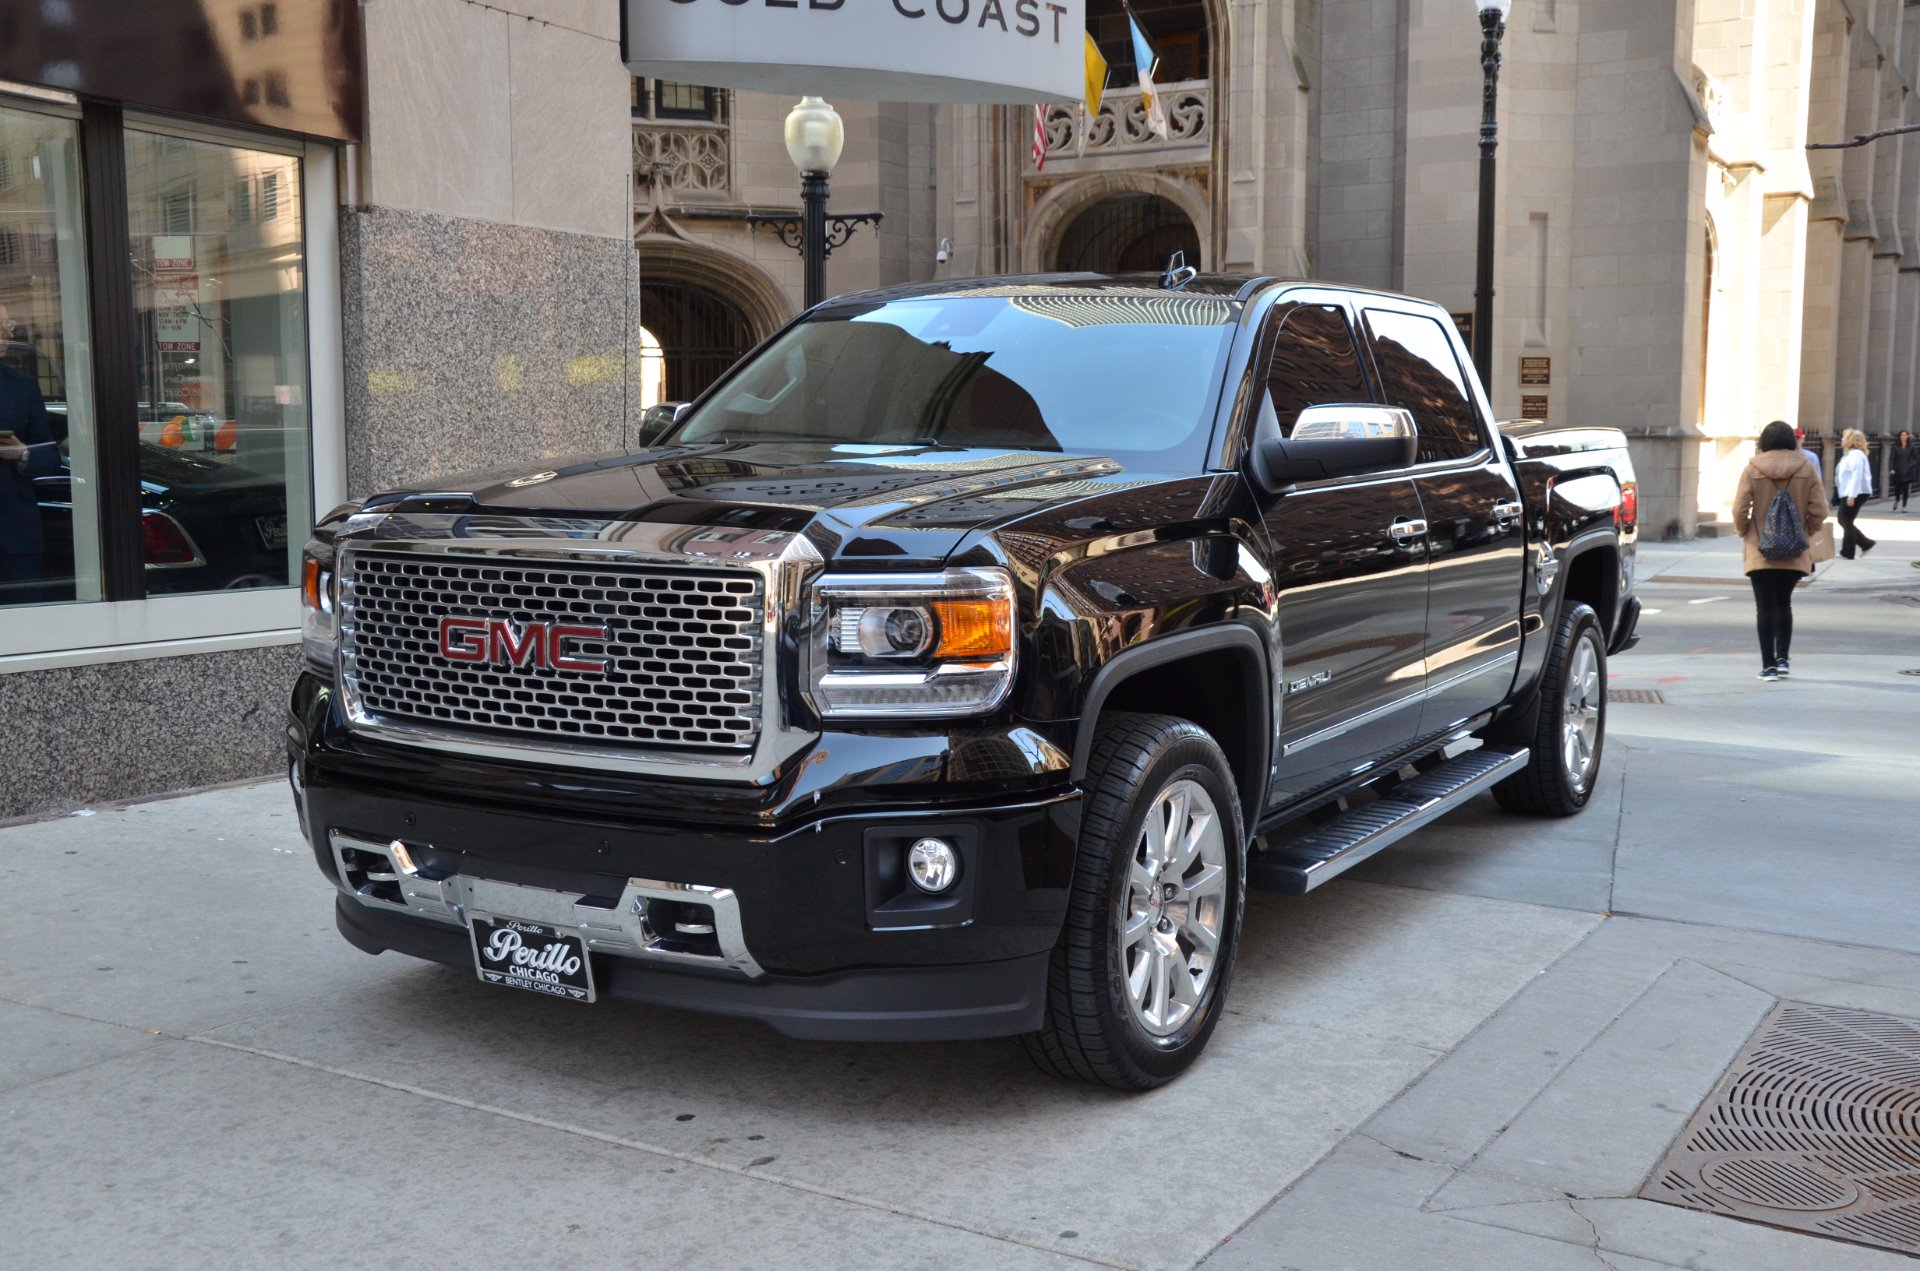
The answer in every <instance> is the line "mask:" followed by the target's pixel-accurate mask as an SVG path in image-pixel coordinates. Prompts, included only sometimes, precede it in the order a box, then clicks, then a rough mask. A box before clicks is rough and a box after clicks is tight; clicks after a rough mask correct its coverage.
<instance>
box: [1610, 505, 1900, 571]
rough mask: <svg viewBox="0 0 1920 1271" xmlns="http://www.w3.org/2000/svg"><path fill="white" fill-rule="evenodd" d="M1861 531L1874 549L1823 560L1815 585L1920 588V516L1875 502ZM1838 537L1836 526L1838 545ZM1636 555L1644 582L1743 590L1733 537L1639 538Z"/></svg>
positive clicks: (1864, 516) (1740, 563)
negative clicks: (1717, 584)
mask: <svg viewBox="0 0 1920 1271" xmlns="http://www.w3.org/2000/svg"><path fill="white" fill-rule="evenodd" d="M1860 528H1861V530H1863V531H1864V532H1865V533H1866V535H1867V537H1868V538H1871V539H1874V540H1875V541H1876V542H1877V543H1878V546H1876V547H1875V548H1874V549H1873V550H1872V551H1871V552H1869V553H1867V554H1866V555H1865V556H1858V557H1855V558H1854V559H1853V560H1842V559H1840V558H1839V557H1837V556H1836V557H1835V558H1834V559H1832V560H1830V561H1822V562H1821V563H1820V564H1819V566H1818V567H1816V569H1815V571H1814V574H1815V579H1814V581H1815V582H1817V583H1819V584H1822V585H1831V586H1834V587H1848V588H1870V587H1877V586H1882V585H1885V586H1893V587H1911V586H1913V585H1915V584H1916V583H1920V570H1916V569H1915V568H1914V567H1913V566H1914V562H1916V561H1920V513H1912V514H1908V515H1902V514H1899V513H1895V512H1891V511H1888V510H1887V507H1886V504H1885V502H1884V501H1883V502H1880V503H1873V504H1869V505H1868V506H1867V510H1866V511H1865V512H1863V513H1862V514H1861V516H1860ZM1839 532H1840V527H1839V525H1838V524H1835V525H1834V533H1835V535H1836V538H1835V541H1836V542H1838V537H1837V536H1838V534H1839ZM1639 556H1640V559H1639V568H1638V570H1637V571H1636V576H1637V578H1638V580H1639V581H1640V582H1642V583H1646V582H1660V581H1666V580H1680V581H1687V582H1695V581H1701V580H1708V581H1728V582H1736V583H1739V584H1740V585H1741V586H1743V587H1744V586H1745V585H1746V578H1747V576H1746V570H1745V565H1744V561H1745V557H1744V553H1743V549H1742V543H1741V540H1740V539H1739V538H1737V537H1735V536H1734V535H1732V534H1727V535H1724V536H1722V537H1720V538H1701V539H1694V540H1692V541H1690V542H1684V543H1665V542H1660V541H1658V540H1650V539H1642V540H1641V542H1640V548H1639Z"/></svg>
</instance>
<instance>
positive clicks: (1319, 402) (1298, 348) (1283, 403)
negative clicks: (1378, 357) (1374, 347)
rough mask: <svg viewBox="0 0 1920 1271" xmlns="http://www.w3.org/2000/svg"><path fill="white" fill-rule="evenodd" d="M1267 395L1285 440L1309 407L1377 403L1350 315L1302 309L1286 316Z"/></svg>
mask: <svg viewBox="0 0 1920 1271" xmlns="http://www.w3.org/2000/svg"><path fill="white" fill-rule="evenodd" d="M1267 391H1268V392H1269V393H1270V394H1272V396H1273V412H1274V414H1275V416H1277V417H1278V419H1279V421H1280V433H1281V435H1282V436H1290V435H1292V433H1293V424H1294V421H1295V420H1296V419H1298V418H1299V417H1300V412H1301V411H1303V410H1305V409H1306V408H1307V407H1309V406H1334V405H1344V404H1347V403H1351V402H1365V401H1371V400H1372V399H1371V398H1370V397H1369V396H1368V394H1367V381H1366V377H1365V376H1364V375H1363V374H1362V373H1361V370H1360V355H1359V353H1358V352H1357V351H1356V350H1355V349H1354V346H1353V331H1352V329H1351V328H1350V327H1349V326H1348V325H1347V315H1346V313H1345V312H1344V311H1343V310H1341V309H1340V308H1339V307H1337V306H1335V305H1297V306H1295V307H1294V308H1293V310H1292V311H1291V312H1290V313H1288V314H1287V315H1286V317H1285V318H1284V319H1283V321H1282V323H1281V326H1280V335H1279V338H1278V339H1277V340H1276V341H1275V344H1274V350H1273V361H1272V363H1271V364H1270V365H1269V367H1268V370H1267Z"/></svg>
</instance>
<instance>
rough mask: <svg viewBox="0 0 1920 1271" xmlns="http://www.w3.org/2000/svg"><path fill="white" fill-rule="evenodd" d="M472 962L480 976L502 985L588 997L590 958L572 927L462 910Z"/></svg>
mask: <svg viewBox="0 0 1920 1271" xmlns="http://www.w3.org/2000/svg"><path fill="white" fill-rule="evenodd" d="M467 930H468V931H469V932H470V933H471V934H472V936H473V963H474V967H475V968H476V969H477V970H478V971H479V972H480V978H481V979H482V980H484V981H485V982H486V983H488V984H497V985H500V986H501V987H502V988H509V989H526V990H528V991H529V992H533V993H545V994H546V995H547V996H548V997H563V998H567V999H569V1000H571V1001H575V1002H591V1001H593V1000H594V992H593V962H592V960H591V959H589V958H588V957H587V946H586V945H585V944H584V943H582V941H581V939H580V936H579V934H578V933H576V932H572V931H568V930H567V929H566V928H564V927H550V926H547V925H546V924H544V923H538V922H525V921H523V920H521V919H519V918H493V917H488V916H487V915H485V914H475V913H469V914H468V921H467Z"/></svg>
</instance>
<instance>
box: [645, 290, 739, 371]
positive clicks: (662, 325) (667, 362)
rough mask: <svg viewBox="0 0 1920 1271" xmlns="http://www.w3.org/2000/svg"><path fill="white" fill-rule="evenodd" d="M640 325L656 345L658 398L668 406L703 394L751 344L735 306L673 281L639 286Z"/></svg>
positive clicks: (723, 299)
mask: <svg viewBox="0 0 1920 1271" xmlns="http://www.w3.org/2000/svg"><path fill="white" fill-rule="evenodd" d="M640 325H641V327H642V328H644V329H645V330H646V332H647V333H648V334H650V335H651V336H652V337H653V338H654V339H655V340H657V341H659V354H658V356H659V358H660V361H661V363H662V369H663V373H664V392H665V394H666V396H665V398H664V399H663V400H666V401H670V402H690V401H692V400H693V399H694V398H696V397H698V396H699V395H700V394H701V393H704V392H705V391H706V390H707V388H708V387H709V386H710V385H712V383H713V382H714V381H715V380H717V379H719V378H720V376H721V375H722V374H724V373H725V372H726V370H727V368H728V367H730V366H732V365H733V364H734V363H735V362H738V361H739V360H740V358H741V357H742V356H743V355H744V354H745V353H746V352H747V350H748V349H751V348H752V347H753V345H754V334H753V325H752V324H751V323H750V322H748V321H747V315H746V313H745V312H744V311H743V310H742V309H741V308H740V306H739V305H737V304H735V303H733V301H731V300H728V299H727V298H725V297H724V296H718V295H715V294H714V293H713V292H711V291H708V290H707V289H706V288H704V287H699V286H696V285H694V284H693V283H688V282H681V281H678V280H676V279H670V278H669V279H660V280H658V281H650V282H642V283H641V284H640ZM652 352H653V350H652V349H651V348H648V349H647V350H646V353H647V354H651V353H652ZM643 356H644V355H643Z"/></svg>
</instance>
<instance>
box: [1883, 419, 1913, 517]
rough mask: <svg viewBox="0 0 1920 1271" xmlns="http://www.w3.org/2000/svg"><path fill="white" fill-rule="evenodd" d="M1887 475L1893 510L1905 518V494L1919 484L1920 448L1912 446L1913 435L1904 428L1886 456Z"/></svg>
mask: <svg viewBox="0 0 1920 1271" xmlns="http://www.w3.org/2000/svg"><path fill="white" fill-rule="evenodd" d="M1887 475H1888V478H1889V479H1890V480H1891V482H1892V484H1893V510H1894V511H1896V512H1898V513H1899V514H1900V515H1902V516H1905V515H1906V514H1907V492H1908V491H1910V490H1912V489H1913V487H1914V484H1915V483H1916V482H1920V446H1916V445H1914V444H1913V434H1912V433H1910V432H1908V431H1907V430H1906V429H1904V428H1902V429H1901V430H1900V436H1899V437H1897V438H1896V439H1895V440H1894V443H1893V453H1892V454H1890V455H1888V456H1887Z"/></svg>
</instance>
